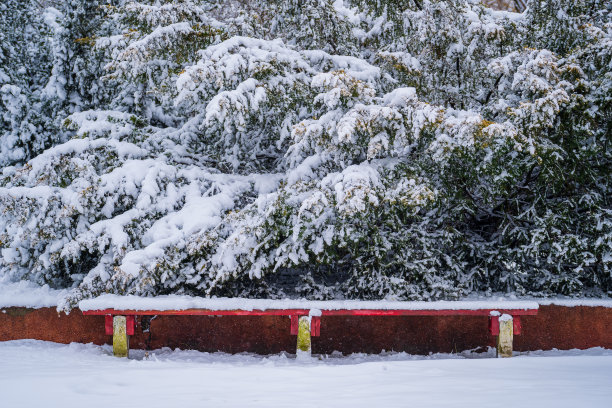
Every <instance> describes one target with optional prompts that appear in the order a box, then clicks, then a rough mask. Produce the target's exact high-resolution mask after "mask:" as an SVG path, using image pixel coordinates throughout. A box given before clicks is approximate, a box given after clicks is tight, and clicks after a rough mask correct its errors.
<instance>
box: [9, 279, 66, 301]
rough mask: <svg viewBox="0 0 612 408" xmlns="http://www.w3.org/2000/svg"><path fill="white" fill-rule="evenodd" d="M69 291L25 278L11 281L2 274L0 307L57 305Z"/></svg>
mask: <svg viewBox="0 0 612 408" xmlns="http://www.w3.org/2000/svg"><path fill="white" fill-rule="evenodd" d="M67 293H68V291H66V290H54V289H51V288H50V287H49V286H47V285H45V286H38V285H36V284H34V283H32V282H28V281H23V280H22V281H18V282H11V281H10V280H9V279H8V276H6V275H4V276H2V275H0V307H11V306H14V307H31V308H34V309H39V308H41V307H57V305H58V303H59V302H60V301H61V299H62V298H64V296H66V294H67Z"/></svg>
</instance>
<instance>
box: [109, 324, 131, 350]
mask: <svg viewBox="0 0 612 408" xmlns="http://www.w3.org/2000/svg"><path fill="white" fill-rule="evenodd" d="M129 350H130V338H129V336H128V335H127V323H126V318H125V316H114V317H113V354H114V355H115V356H116V357H128V353H129Z"/></svg>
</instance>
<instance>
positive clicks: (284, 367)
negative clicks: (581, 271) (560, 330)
mask: <svg viewBox="0 0 612 408" xmlns="http://www.w3.org/2000/svg"><path fill="white" fill-rule="evenodd" d="M130 353H131V359H129V360H127V359H121V358H116V357H113V356H112V351H111V348H110V346H102V347H99V346H94V345H92V344H77V343H73V344H70V345H64V344H56V343H49V342H42V341H37V340H17V341H8V342H1V343H0V361H1V362H2V364H0V395H1V396H2V406H5V407H22V408H28V407H43V406H44V407H62V408H71V407H79V408H80V407H85V406H86V407H90V408H95V407H111V406H112V407H147V408H155V407H266V408H271V407H351V408H359V407H368V408H371V407H420V408H425V407H506V408H507V407H537V408H546V407H551V408H563V407H572V408H574V407H589V408H598V407H609V406H610V401H611V400H612V387H610V384H612V350H606V349H602V348H593V349H589V350H570V351H556V350H553V351H540V352H529V353H524V354H520V355H517V356H515V357H514V358H510V359H495V358H491V357H493V356H494V352H493V350H492V349H491V350H489V352H488V353H483V354H475V353H469V352H466V353H462V354H433V355H429V356H413V355H409V354H405V353H383V354H380V355H364V354H353V355H350V356H346V357H343V356H341V355H339V354H332V355H329V356H315V357H313V358H300V359H296V358H295V357H294V356H293V355H290V354H284V353H283V354H279V355H271V356H255V355H250V354H237V355H229V354H223V353H201V352H197V351H180V350H175V351H172V350H169V349H161V350H156V351H153V352H149V355H148V357H145V355H144V352H143V351H139V350H132V351H131V352H130ZM515 354H518V353H515Z"/></svg>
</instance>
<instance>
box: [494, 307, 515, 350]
mask: <svg viewBox="0 0 612 408" xmlns="http://www.w3.org/2000/svg"><path fill="white" fill-rule="evenodd" d="M513 326H514V322H513V320H512V316H510V315H509V314H503V315H501V316H500V317H499V335H498V336H497V357H512V338H513V336H514V333H513V331H514V327H513Z"/></svg>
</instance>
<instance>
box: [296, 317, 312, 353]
mask: <svg viewBox="0 0 612 408" xmlns="http://www.w3.org/2000/svg"><path fill="white" fill-rule="evenodd" d="M310 353H311V344H310V316H300V320H299V322H298V335H297V355H298V356H300V355H302V356H310Z"/></svg>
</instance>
